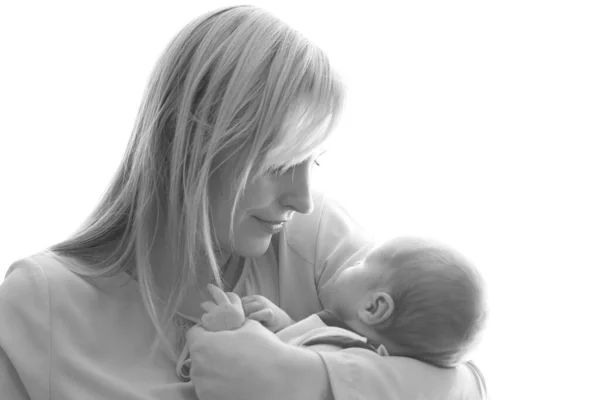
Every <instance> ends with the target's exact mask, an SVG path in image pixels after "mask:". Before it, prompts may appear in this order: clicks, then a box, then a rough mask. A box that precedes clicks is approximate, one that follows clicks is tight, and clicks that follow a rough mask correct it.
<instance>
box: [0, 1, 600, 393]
mask: <svg viewBox="0 0 600 400" xmlns="http://www.w3.org/2000/svg"><path fill="white" fill-rule="evenodd" d="M12 3H14V4H17V2H12ZM256 3H257V4H258V5H261V6H264V7H265V8H267V9H269V10H270V11H272V12H273V13H274V14H275V15H277V16H279V17H280V18H282V19H283V20H285V21H287V22H288V23H290V24H291V25H292V26H293V27H295V28H297V29H298V30H300V31H301V32H303V33H305V34H306V35H307V36H308V37H310V38H311V39H312V40H313V41H315V42H316V43H318V44H319V45H320V46H321V47H323V48H324V49H325V50H326V51H327V52H328V53H329V54H330V56H331V59H332V61H333V62H334V64H335V65H336V66H337V68H338V69H339V70H340V72H341V74H342V76H343V78H344V79H345V82H346V84H347V86H348V89H349V99H348V103H347V107H346V111H345V115H344V117H343V120H342V123H341V125H340V126H339V128H338V130H337V141H336V143H335V146H334V147H332V148H331V149H330V151H329V153H328V154H327V155H326V156H325V157H324V158H323V159H322V160H321V161H322V167H321V168H320V169H318V171H317V179H316V180H317V184H318V185H319V186H322V187H325V188H326V190H327V191H328V192H329V193H330V194H331V195H333V196H334V197H336V198H338V199H340V200H341V201H342V202H343V203H344V204H345V205H346V207H347V208H348V209H349V211H350V212H351V214H352V215H353V216H354V217H355V218H356V219H357V220H358V221H359V222H361V223H362V224H363V225H364V226H365V227H366V228H367V229H368V230H369V231H371V232H372V233H373V234H374V235H375V236H376V237H378V238H380V239H384V238H386V237H390V236H395V235H401V234H423V235H427V236H432V237H436V238H438V239H440V240H443V241H445V242H447V243H449V244H451V245H453V246H454V247H456V248H457V249H459V250H460V251H462V252H463V253H465V254H466V255H467V256H469V257H470V258H471V259H472V260H473V261H475V262H476V263H477V265H478V266H479V268H480V269H481V270H482V272H483V273H484V275H485V278H486V280H487V282H488V286H489V302H490V309H491V318H490V321H489V325H488V328H487V330H486V332H485V336H484V339H483V341H482V343H481V345H480V347H479V348H478V350H477V351H476V353H475V354H474V357H475V360H476V361H477V363H478V365H479V366H480V367H481V369H482V370H483V371H484V373H485V376H486V378H487V381H488V385H489V390H490V392H491V394H492V398H494V399H554V398H556V399H558V398H561V399H567V398H569V399H575V398H577V399H579V398H581V399H584V398H585V399H588V398H600V394H599V392H600V389H598V388H597V385H595V381H596V380H597V379H598V377H597V375H598V373H600V368H599V367H598V356H599V351H598V350H599V345H598V338H600V332H599V330H598V328H597V326H596V325H597V321H598V315H599V314H600V313H599V312H598V306H599V305H600V299H599V296H598V291H599V288H598V282H597V280H596V277H597V276H598V273H597V271H598V269H599V268H600V252H599V251H598V250H599V249H600V240H599V239H600V212H599V208H598V206H599V204H600V194H599V189H598V186H599V185H598V181H599V179H598V175H599V172H600V161H599V160H600V156H599V153H600V150H599V147H598V144H597V140H596V137H597V136H598V135H599V133H600V108H599V106H600V78H599V77H600V73H599V71H600V28H599V26H600V24H599V22H598V21H600V13H599V12H598V7H597V6H595V4H594V3H595V2H592V1H590V2H587V3H584V2H579V1H562V2H558V1H537V2H534V1H528V0H520V1H496V2H491V1H470V2H466V1H445V2H441V1H439V2H431V1H419V2H395V1H394V2H392V1H390V2H389V3H388V2H381V1H379V2H378V1H369V2H365V3H353V2H345V1H344V2H342V1H339V2H332V1H325V0H321V1H316V2H314V3H313V2H307V1H301V2H300V1H298V2H291V1H290V2H288V1H285V2H284V1H261V2H256ZM350 3H352V5H350ZM3 4H5V3H3ZM7 4H8V2H7ZM18 4H19V5H11V6H8V5H3V6H2V8H1V9H0V41H1V53H0V57H1V62H0V113H1V119H0V124H1V125H0V151H1V157H0V163H1V164H0V167H1V168H0V174H1V180H2V195H1V197H0V202H1V203H0V204H1V206H0V213H1V215H0V223H1V229H0V235H1V242H0V243H2V245H1V247H0V275H1V276H4V273H5V270H6V269H7V268H8V266H9V265H10V263H11V262H13V261H15V260H16V259H18V258H20V257H23V256H26V255H28V254H31V253H33V252H36V251H38V250H41V249H43V248H44V247H46V246H49V245H51V244H53V243H55V242H57V241H59V240H61V239H63V238H65V237H66V236H67V235H68V234H69V233H71V232H72V231H73V230H74V229H75V228H76V227H77V226H78V224H79V223H81V222H82V220H83V219H84V218H85V217H86V215H87V214H88V213H89V212H90V211H91V209H92V207H93V205H94V204H95V202H96V201H97V200H98V199H99V197H100V195H101V194H102V191H103V189H104V188H105V187H106V185H107V183H108V181H109V179H110V178H111V175H112V173H113V172H114V171H115V169H116V167H117V164H118V162H119V160H120V157H121V155H122V154H123V151H124V149H125V144H126V141H127V139H128V136H129V134H130V131H131V128H132V126H133V122H134V117H135V114H136V111H137V107H138V105H139V102H140V100H141V97H142V92H143V90H144V87H145V84H146V80H147V78H148V76H149V74H150V71H151V69H152V67H153V65H154V62H155V61H156V59H157V58H158V56H159V55H160V53H161V51H162V50H163V49H164V47H165V46H166V45H167V43H168V42H169V41H170V39H171V38H172V37H173V36H174V35H175V34H176V32H177V31H178V30H179V29H180V28H182V27H183V25H184V24H186V23H187V22H189V21H190V20H191V19H193V18H194V17H196V16H197V15H200V14H202V13H204V12H205V11H208V10H211V9H213V8H215V7H219V6H223V5H228V4H229V3H226V2H218V1H206V0H203V1H174V0H169V1H159V2H156V1H155V2H152V1H144V2H141V1H140V2H133V1H129V2H128V1H103V2H99V1H98V2H94V3H92V2H75V1H73V2H71V3H68V2H65V1H48V2H46V1H33V2H19V3H18ZM392 4H393V6H390V5H392ZM594 387H595V388H594Z"/></svg>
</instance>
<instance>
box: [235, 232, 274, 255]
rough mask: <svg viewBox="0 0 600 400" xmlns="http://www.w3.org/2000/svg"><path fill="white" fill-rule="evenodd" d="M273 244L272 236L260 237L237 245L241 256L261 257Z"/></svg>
mask: <svg viewBox="0 0 600 400" xmlns="http://www.w3.org/2000/svg"><path fill="white" fill-rule="evenodd" d="M270 245H271V236H269V237H268V238H266V237H265V238H260V239H258V238H257V239H254V240H247V241H245V243H241V244H239V245H238V246H236V247H237V253H238V254H239V255H240V256H241V257H246V258H255V257H260V256H262V255H263V254H265V253H266V252H267V250H268V249H269V246H270Z"/></svg>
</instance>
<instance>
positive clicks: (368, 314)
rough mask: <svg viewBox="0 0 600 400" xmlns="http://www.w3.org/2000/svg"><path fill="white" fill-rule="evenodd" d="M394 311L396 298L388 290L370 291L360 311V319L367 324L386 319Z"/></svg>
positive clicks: (375, 323) (374, 323) (378, 322)
mask: <svg viewBox="0 0 600 400" xmlns="http://www.w3.org/2000/svg"><path fill="white" fill-rule="evenodd" d="M393 312H394V299H393V298H392V296H390V294H389V293H386V292H374V293H370V294H369V295H368V296H367V297H366V298H365V301H364V303H363V304H362V306H361V308H360V310H359V311H358V319H359V320H360V321H361V322H362V323H363V324H366V325H377V324H380V323H382V322H384V321H386V320H387V319H388V318H389V317H390V316H391V315H392V313H393Z"/></svg>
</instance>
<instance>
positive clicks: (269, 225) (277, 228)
mask: <svg viewBox="0 0 600 400" xmlns="http://www.w3.org/2000/svg"><path fill="white" fill-rule="evenodd" d="M254 219H255V220H256V221H258V223H259V225H260V226H261V227H262V228H263V229H264V230H265V231H266V232H267V233H269V234H271V235H274V234H276V233H278V232H281V230H282V229H283V226H284V225H285V223H286V222H287V221H285V220H276V221H271V220H266V219H262V218H259V217H254Z"/></svg>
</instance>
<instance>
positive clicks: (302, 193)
mask: <svg viewBox="0 0 600 400" xmlns="http://www.w3.org/2000/svg"><path fill="white" fill-rule="evenodd" d="M310 174H311V164H310V163H308V162H306V163H303V164H300V165H298V166H296V167H294V168H293V169H292V170H291V171H289V173H288V174H286V175H288V176H287V177H286V178H287V179H286V182H285V185H284V191H283V194H282V198H281V203H282V206H283V207H285V208H286V209H291V210H293V211H296V212H299V213H301V214H310V213H311V212H312V210H313V208H314V203H313V199H312V194H311V185H310Z"/></svg>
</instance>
